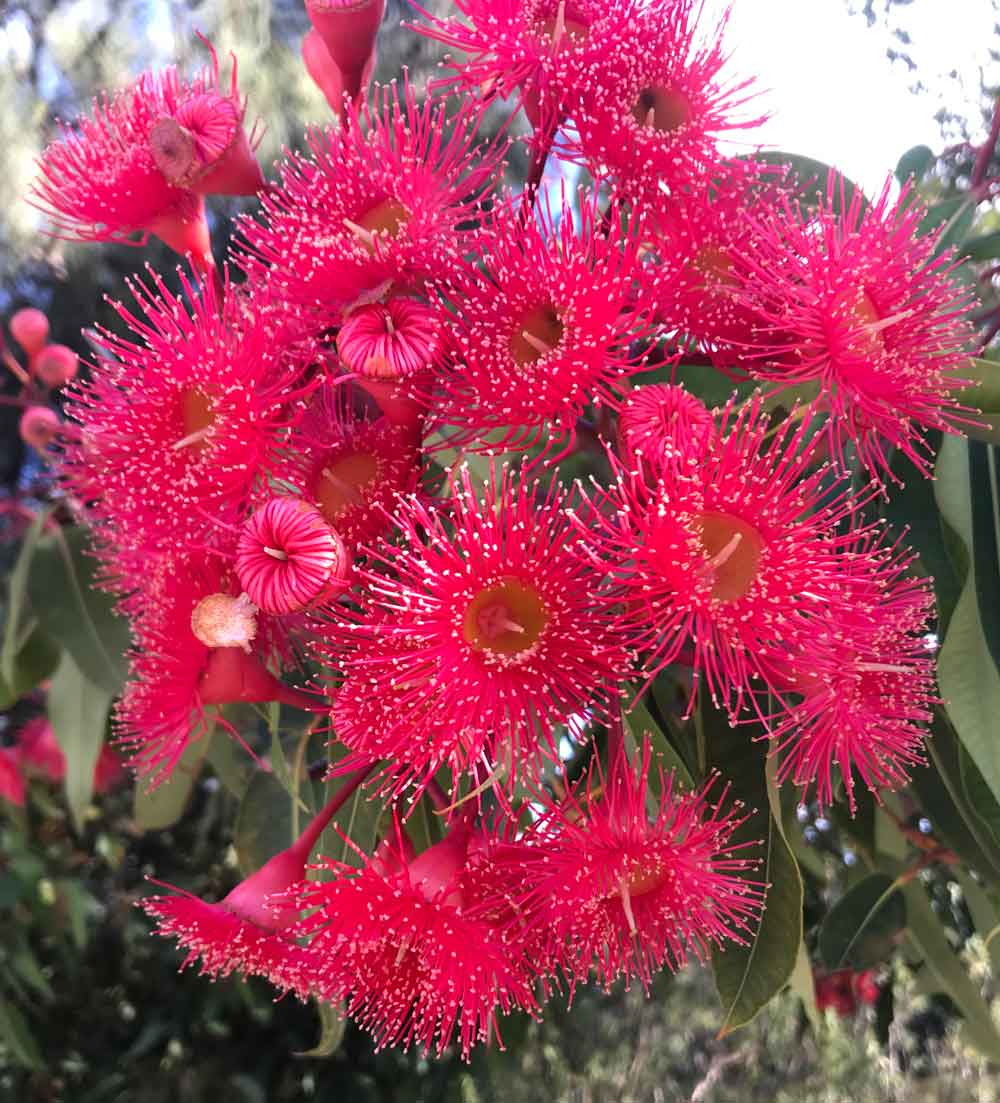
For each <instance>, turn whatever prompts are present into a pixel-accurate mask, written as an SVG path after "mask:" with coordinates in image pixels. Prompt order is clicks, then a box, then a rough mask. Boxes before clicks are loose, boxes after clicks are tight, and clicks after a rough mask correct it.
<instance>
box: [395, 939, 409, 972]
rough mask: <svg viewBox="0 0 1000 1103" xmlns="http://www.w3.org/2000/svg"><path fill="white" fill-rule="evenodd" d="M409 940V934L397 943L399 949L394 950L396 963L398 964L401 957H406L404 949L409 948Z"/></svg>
mask: <svg viewBox="0 0 1000 1103" xmlns="http://www.w3.org/2000/svg"><path fill="white" fill-rule="evenodd" d="M410 942H411V939H410V938H409V936H407V937H406V938H404V939H403V941H402V942H401V943H400V944H399V949H398V950H397V951H396V962H395V964H396V965H399V963H400V962H401V961H402V960H403V958H404V957H406V951H407V950H408V949H409V948H410Z"/></svg>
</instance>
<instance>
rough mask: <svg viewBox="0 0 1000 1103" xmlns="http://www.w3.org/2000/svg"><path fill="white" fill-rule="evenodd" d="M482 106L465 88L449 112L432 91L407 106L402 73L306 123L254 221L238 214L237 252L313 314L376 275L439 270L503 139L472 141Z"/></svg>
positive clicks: (331, 318)
mask: <svg viewBox="0 0 1000 1103" xmlns="http://www.w3.org/2000/svg"><path fill="white" fill-rule="evenodd" d="M483 110H484V108H483V107H482V105H480V104H477V103H475V102H473V101H471V100H466V101H465V102H463V103H462V104H461V105H459V107H458V109H457V110H456V111H454V112H452V113H450V114H449V104H448V103H447V102H445V101H443V100H440V99H435V98H433V97H431V98H429V99H427V100H426V101H425V102H424V103H423V104H421V105H420V106H419V107H418V106H417V104H416V101H415V99H414V94H413V90H412V89H411V88H410V86H409V85H408V84H407V85H406V86H405V87H404V90H403V92H402V94H400V92H399V91H398V89H397V87H396V86H395V85H392V86H390V87H388V88H385V89H383V90H382V92H381V94H380V95H378V96H376V103H375V106H374V108H373V109H369V108H368V106H367V105H364V106H363V107H362V108H361V109H360V110H357V111H352V112H351V114H350V118H349V119H348V123H347V125H345V126H343V127H339V128H334V127H328V128H326V129H324V130H312V131H310V132H309V134H308V136H307V143H308V146H309V150H310V153H311V157H304V156H301V155H292V156H291V157H290V158H289V159H288V160H286V161H285V162H284V163H283V164H282V165H281V166H280V172H281V183H280V185H279V186H277V187H275V188H272V189H271V190H269V192H268V193H267V194H266V195H264V196H262V197H261V206H262V208H263V211H264V214H265V221H264V222H263V223H261V222H257V221H254V220H249V219H245V220H244V221H243V223H242V232H243V236H244V238H245V242H246V248H247V249H248V251H249V255H248V256H247V257H245V258H244V259H243V263H244V264H245V265H246V267H247V268H248V269H249V270H250V271H251V272H256V271H260V273H261V275H262V276H263V274H264V273H265V272H266V273H267V279H269V280H270V281H271V282H273V283H274V284H275V285H276V286H277V287H278V288H279V291H280V294H282V295H283V296H284V297H285V298H286V299H287V300H288V301H289V302H292V303H296V304H299V305H303V306H308V307H310V308H311V309H313V310H314V311H316V312H317V313H318V314H319V320H320V321H321V323H322V324H338V323H339V322H340V314H341V312H342V311H343V309H344V308H345V307H348V306H349V305H351V304H353V303H356V302H357V301H359V300H361V299H363V298H364V296H365V294H366V293H370V292H372V290H373V289H375V288H380V287H383V286H384V285H386V284H387V282H391V283H393V284H394V285H397V286H398V287H412V286H419V285H421V284H422V283H423V282H424V281H426V280H428V279H431V278H440V277H441V276H442V275H443V274H444V273H447V272H448V271H450V270H451V269H452V268H453V267H454V266H455V264H456V263H457V259H456V258H457V257H458V256H459V255H460V254H461V253H462V251H463V243H464V244H465V245H467V244H468V243H469V242H470V241H471V240H472V239H473V237H474V234H473V233H472V231H468V230H464V229H459V227H460V225H461V224H462V223H470V222H474V221H475V219H476V217H477V213H478V211H479V204H480V201H481V198H482V195H483V193H484V192H485V190H486V188H487V187H488V186H489V185H490V183H491V182H492V179H493V176H494V174H495V172H496V171H497V169H498V165H499V161H500V157H501V155H502V153H503V150H504V148H505V141H504V140H498V141H497V142H495V143H493V144H492V145H488V146H486V147H485V148H482V147H480V148H478V149H477V147H476V141H477V138H476V130H477V127H478V126H479V122H480V120H481V117H482V113H483Z"/></svg>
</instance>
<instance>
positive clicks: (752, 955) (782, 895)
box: [699, 700, 802, 1037]
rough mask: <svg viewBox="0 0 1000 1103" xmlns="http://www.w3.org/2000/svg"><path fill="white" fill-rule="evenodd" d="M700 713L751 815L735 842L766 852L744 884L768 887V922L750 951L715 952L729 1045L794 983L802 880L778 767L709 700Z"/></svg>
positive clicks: (714, 754) (713, 757) (733, 790)
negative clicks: (785, 823) (787, 830)
mask: <svg viewBox="0 0 1000 1103" xmlns="http://www.w3.org/2000/svg"><path fill="white" fill-rule="evenodd" d="M699 708H701V710H702V723H703V729H704V736H705V740H706V745H707V751H708V758H709V762H710V763H711V764H712V765H714V766H715V767H716V768H718V769H720V770H722V771H723V774H724V778H725V780H726V781H727V782H728V783H729V786H730V790H729V794H728V797H727V799H728V800H740V801H742V802H743V803H744V805H745V806H746V808H747V810H748V811H749V815H748V818H747V820H746V821H745V822H744V823H743V824H742V825H741V826H740V827H739V828H738V829H737V831H736V832H735V834H734V836H733V842H734V843H746V842H750V841H755V842H760V843H762V845H763V858H764V860H763V864H762V866H761V868H759V869H756V870H748V871H746V873H745V874H743V875H742V876H745V878H746V879H747V880H748V881H758V882H759V881H763V882H764V883H765V884H767V885H768V889H767V899H766V908H765V911H764V914H763V916H762V918H761V921H760V924H759V926H758V927H757V929H756V930H755V931H754V932H752V933H751V934H750V935H748V936H747V941H746V945H743V946H740V945H737V944H735V943H727V944H726V947H725V949H724V950H723V949H718V948H715V949H713V951H712V968H713V970H714V973H715V986H716V988H717V989H718V992H719V998H720V1000H721V1001H722V1009H723V1015H724V1021H723V1025H722V1029H721V1030H720V1031H719V1036H720V1037H721V1036H723V1035H725V1034H728V1033H729V1032H730V1031H732V1030H735V1029H736V1028H737V1027H740V1026H745V1025H746V1024H747V1023H749V1022H751V1021H752V1020H753V1019H754V1018H755V1017H756V1015H757V1014H758V1012H759V1011H760V1010H761V1009H762V1008H763V1007H764V1006H765V1005H766V1004H767V1003H768V1002H769V1001H770V1000H771V999H772V997H774V996H776V995H777V994H778V993H779V992H780V991H781V990H782V989H783V988H784V987H785V986H786V985H787V984H788V982H789V980H790V979H791V976H792V973H793V971H794V969H795V964H796V961H797V960H798V956H799V948H800V946H801V945H802V878H801V876H800V874H799V867H798V865H797V863H796V861H795V858H794V856H793V854H792V851H791V849H790V848H789V846H788V843H787V841H786V840H785V837H784V834H783V833H782V829H781V805H780V802H779V800H778V796H777V790H776V788H775V785H774V782H773V774H774V768H775V760H774V759H773V758H772V759H771V760H770V762H768V761H767V760H766V751H765V747H764V746H763V745H762V744H761V743H760V742H759V741H755V740H754V739H753V738H752V736H751V734H750V733H749V732H748V730H746V728H744V727H741V728H740V730H739V731H734V730H733V729H732V728H730V727H729V725H728V723H727V722H726V718H725V716H723V715H722V714H721V713H719V712H717V711H715V710H713V709H710V708H708V707H707V705H706V704H705V702H704V700H703V701H702V703H701V704H700V705H699ZM748 727H749V726H748ZM769 774H770V776H768V775H769Z"/></svg>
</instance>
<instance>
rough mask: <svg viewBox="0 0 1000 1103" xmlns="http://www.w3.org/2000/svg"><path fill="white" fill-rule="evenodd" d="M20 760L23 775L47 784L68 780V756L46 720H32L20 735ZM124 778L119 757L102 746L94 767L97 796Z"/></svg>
mask: <svg viewBox="0 0 1000 1103" xmlns="http://www.w3.org/2000/svg"><path fill="white" fill-rule="evenodd" d="M17 757H18V761H19V762H20V765H21V768H22V770H23V771H25V772H27V773H29V774H38V775H39V776H41V777H43V778H45V780H46V781H50V782H53V783H54V784H58V783H59V782H61V781H62V780H63V778H64V777H65V776H66V756H65V754H63V751H62V748H61V747H60V746H59V744H58V743H57V742H56V737H55V732H53V730H52V725H51V724H50V723H49V721H48V720H47V719H46V718H45V717H44V716H38V717H35V719H33V720H29V721H28V723H27V724H25V725H24V727H23V728H22V729H21V731H20V732H18V736H17ZM124 775H125V771H124V769H123V767H122V762H121V759H120V758H119V757H118V755H117V754H115V752H114V751H113V750H112V749H111V748H110V747H107V746H102V747H101V750H100V754H99V755H98V757H97V762H96V763H95V764H94V792H95V793H104V792H107V790H108V789H110V788H111V787H112V786H113V785H115V784H116V783H117V782H119V781H120V780H121V779H122V778H123V777H124Z"/></svg>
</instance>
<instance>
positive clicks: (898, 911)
mask: <svg viewBox="0 0 1000 1103" xmlns="http://www.w3.org/2000/svg"><path fill="white" fill-rule="evenodd" d="M905 926H906V902H905V900H904V898H903V895H902V893H901V892H900V891H899V886H898V884H897V883H896V881H894V880H893V878H891V877H888V876H887V875H886V874H884V873H872V874H869V875H868V876H867V877H865V878H864V879H863V880H861V881H858V883H857V884H855V885H852V887H851V888H850V889H849V890H848V891H847V892H846V893H844V895H843V896H842V897H841V898H840V899H839V900H838V901H837V902H836V904H834V906H833V907H832V908H831V909H830V911H829V912H827V915H826V918H825V919H824V920H823V925H822V927H821V928H820V932H819V952H820V957H821V958H822V960H823V964H824V965H825V966H826V968H827V969H843V968H845V967H850V968H852V969H871V968H872V967H873V966H875V965H878V964H879V963H880V962H882V961H885V960H886V958H888V957H889V955H890V954H891V953H892V951H893V950H894V949H895V946H896V942H897V941H898V938H899V936H900V935H901V933H902V930H903V928H904V927H905Z"/></svg>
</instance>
